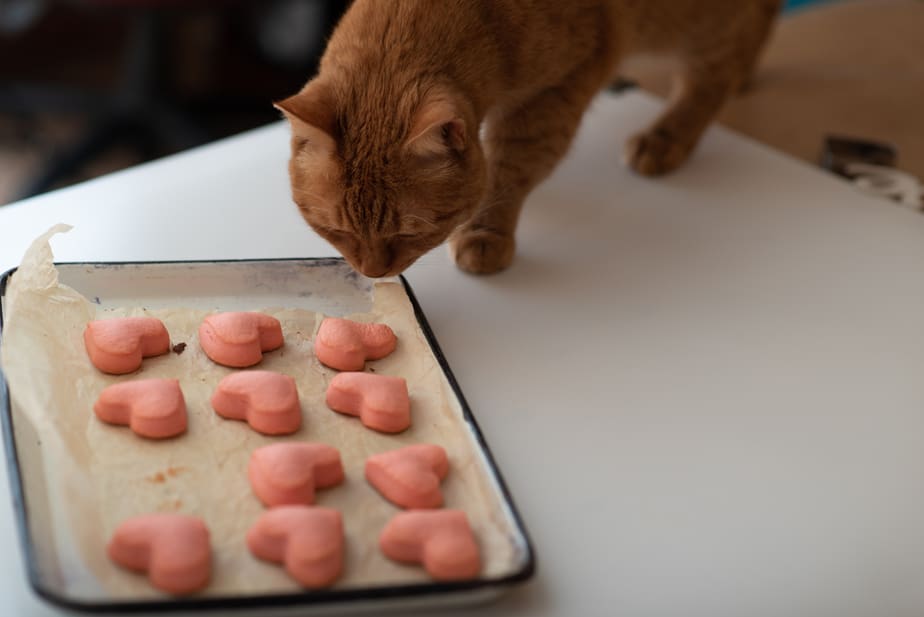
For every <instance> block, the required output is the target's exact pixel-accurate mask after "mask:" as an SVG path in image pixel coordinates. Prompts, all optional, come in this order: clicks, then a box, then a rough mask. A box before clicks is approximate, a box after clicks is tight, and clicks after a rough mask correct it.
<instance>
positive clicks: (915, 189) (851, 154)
mask: <svg viewBox="0 0 924 617" xmlns="http://www.w3.org/2000/svg"><path fill="white" fill-rule="evenodd" d="M897 159H898V154H897V153H896V150H895V147H894V146H892V145H890V144H886V143H882V142H875V141H868V140H862V139H851V138H846V137H828V138H826V139H825V145H824V149H823V150H822V153H821V161H820V163H821V166H822V167H824V168H825V169H828V170H830V171H833V172H834V173H836V174H838V175H839V176H842V177H844V178H847V179H848V180H850V181H851V182H852V183H853V184H854V185H855V186H856V187H857V188H859V189H860V190H862V191H864V192H866V193H870V194H872V195H876V196H878V197H885V198H886V199H890V200H892V201H895V202H897V203H898V204H900V205H902V206H905V207H907V208H911V209H913V210H924V184H922V182H921V181H920V180H919V179H917V178H915V177H914V176H912V175H911V174H909V173H906V172H904V171H901V170H899V169H896V168H895V164H896V161H897Z"/></svg>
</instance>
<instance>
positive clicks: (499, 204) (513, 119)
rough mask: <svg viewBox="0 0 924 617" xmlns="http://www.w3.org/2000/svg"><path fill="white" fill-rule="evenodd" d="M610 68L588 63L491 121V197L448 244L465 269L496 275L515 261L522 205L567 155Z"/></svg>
mask: <svg viewBox="0 0 924 617" xmlns="http://www.w3.org/2000/svg"><path fill="white" fill-rule="evenodd" d="M605 68H606V67H605V66H604V65H603V64H602V63H599V62H595V63H593V64H589V65H587V66H586V67H582V68H580V69H579V70H577V71H576V72H575V73H574V74H572V75H571V76H569V78H568V80H567V81H566V82H565V83H562V84H560V85H559V86H557V87H554V88H549V89H546V90H543V91H542V92H540V93H538V94H537V95H535V96H534V97H532V98H531V99H529V100H528V101H526V102H525V103H519V104H517V105H510V106H508V107H506V108H503V109H497V110H495V111H494V113H492V114H491V115H490V116H489V117H488V119H487V122H486V126H485V128H486V131H485V139H484V141H485V147H486V151H487V159H488V165H489V174H490V178H489V183H488V187H489V188H488V193H487V195H486V197H485V199H484V201H483V202H482V205H481V207H480V208H479V210H478V211H477V212H476V213H475V215H474V216H473V217H472V219H471V220H470V221H468V222H467V223H465V224H463V225H462V226H461V227H459V228H458V229H457V230H456V231H455V233H453V235H452V237H451V238H450V240H449V247H450V252H451V253H452V256H453V258H454V259H455V262H456V265H458V266H459V268H460V269H462V270H465V271H466V272H471V273H474V274H492V273H494V272H499V271H501V270H503V269H505V268H507V267H508V266H509V265H510V263H511V262H512V261H513V255H514V252H515V249H516V240H515V239H514V234H515V232H516V227H517V221H518V220H519V217H520V210H521V209H522V207H523V201H524V200H525V199H526V197H527V195H529V193H530V191H532V190H533V188H534V187H535V186H536V185H537V184H539V182H541V181H542V180H543V179H545V177H546V176H548V175H549V174H550V173H551V172H552V170H553V169H554V168H555V166H556V165H557V164H558V162H559V160H561V157H562V156H563V155H564V154H565V152H566V151H567V150H568V146H569V145H570V144H571V140H572V139H573V138H574V134H575V132H576V131H577V127H578V125H579V124H580V121H581V117H582V116H583V115H584V111H585V110H586V109H587V106H588V105H589V104H590V101H591V99H592V98H593V96H594V94H595V93H596V92H597V90H598V89H599V88H600V86H601V84H602V83H603V82H604V80H605V78H606V73H605Z"/></svg>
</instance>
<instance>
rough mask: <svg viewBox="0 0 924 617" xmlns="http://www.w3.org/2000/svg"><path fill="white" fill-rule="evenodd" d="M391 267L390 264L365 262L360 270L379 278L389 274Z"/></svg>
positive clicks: (373, 277)
mask: <svg viewBox="0 0 924 617" xmlns="http://www.w3.org/2000/svg"><path fill="white" fill-rule="evenodd" d="M390 268H391V265H390V264H369V265H367V264H363V265H362V267H361V268H360V269H359V271H360V272H362V273H363V274H364V275H366V276H368V277H369V278H372V279H377V278H379V277H382V276H385V275H386V274H388V271H389V269H390Z"/></svg>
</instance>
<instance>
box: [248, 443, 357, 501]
mask: <svg viewBox="0 0 924 617" xmlns="http://www.w3.org/2000/svg"><path fill="white" fill-rule="evenodd" d="M247 476H248V478H249V479H250V487H251V488H252V489H253V492H254V494H255V495H256V496H257V499H259V500H260V501H261V502H263V504H264V505H266V506H269V507H273V506H280V505H286V504H303V505H311V504H313V503H314V493H315V489H319V488H327V487H329V486H334V485H337V484H340V483H341V482H343V464H342V463H341V461H340V452H339V451H337V449H336V448H334V447H331V446H328V445H326V444H323V443H301V442H284V443H274V444H270V445H268V446H263V447H262V448H257V449H256V450H254V451H253V454H251V455H250V463H248V465H247Z"/></svg>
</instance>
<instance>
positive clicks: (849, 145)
mask: <svg viewBox="0 0 924 617" xmlns="http://www.w3.org/2000/svg"><path fill="white" fill-rule="evenodd" d="M896 158H897V153H896V152H895V147H894V146H892V145H891V144H887V143H883V142H877V141H870V140H865V139H857V138H852V137H827V138H826V139H825V143H824V148H823V149H822V151H821V161H820V163H821V166H822V167H824V168H825V169H828V170H830V171H833V172H834V173H836V174H838V175H841V176H846V177H848V178H849V177H850V176H849V175H848V173H847V166H848V164H849V163H867V164H870V165H880V166H885V167H894V166H895V160H896Z"/></svg>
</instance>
